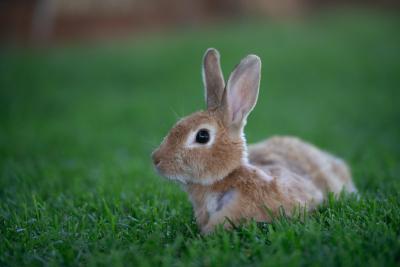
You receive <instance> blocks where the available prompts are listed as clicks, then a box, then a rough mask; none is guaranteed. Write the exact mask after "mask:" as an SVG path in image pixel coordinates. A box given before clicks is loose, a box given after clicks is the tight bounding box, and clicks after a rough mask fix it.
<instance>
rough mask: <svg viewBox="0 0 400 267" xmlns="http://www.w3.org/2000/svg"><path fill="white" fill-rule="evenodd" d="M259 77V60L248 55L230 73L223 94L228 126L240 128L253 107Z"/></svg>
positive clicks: (255, 100) (256, 95)
mask: <svg viewBox="0 0 400 267" xmlns="http://www.w3.org/2000/svg"><path fill="white" fill-rule="evenodd" d="M260 77H261V60H260V58H259V57H258V56H256V55H248V56H247V57H245V58H244V59H242V61H241V62H240V64H239V65H238V66H237V67H236V68H235V69H234V70H233V72H232V73H231V75H230V77H229V80H228V84H227V86H226V92H225V95H224V99H223V102H224V113H225V116H224V117H225V120H226V121H227V123H228V125H229V126H233V127H235V128H242V127H243V126H244V125H245V124H246V118H247V115H248V114H249V113H250V111H251V110H252V109H253V108H254V106H255V104H256V102H257V97H258V89H259V86H260Z"/></svg>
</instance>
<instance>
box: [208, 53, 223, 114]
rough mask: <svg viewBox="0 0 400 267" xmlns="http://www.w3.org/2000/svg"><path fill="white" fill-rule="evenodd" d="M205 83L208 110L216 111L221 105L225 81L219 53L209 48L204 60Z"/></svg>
mask: <svg viewBox="0 0 400 267" xmlns="http://www.w3.org/2000/svg"><path fill="white" fill-rule="evenodd" d="M203 83H204V90H205V94H206V103H207V109H209V110H210V109H216V108H218V107H219V106H220V104H221V99H222V95H223V93H224V89H225V81H224V77H223V75H222V71H221V65H220V62H219V53H218V51H217V50H216V49H214V48H209V49H208V50H207V51H206V53H205V54H204V58H203Z"/></svg>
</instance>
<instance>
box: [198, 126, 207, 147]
mask: <svg viewBox="0 0 400 267" xmlns="http://www.w3.org/2000/svg"><path fill="white" fill-rule="evenodd" d="M209 140H210V133H209V132H208V130H207V129H200V130H199V131H198V132H197V134H196V142H197V143H199V144H206V143H207V142H208V141H209Z"/></svg>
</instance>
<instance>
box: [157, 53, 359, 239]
mask: <svg viewBox="0 0 400 267" xmlns="http://www.w3.org/2000/svg"><path fill="white" fill-rule="evenodd" d="M202 74H203V82H204V87H205V100H206V106H207V109H206V110H205V111H198V112H195V113H193V114H191V115H189V116H188V117H185V118H183V119H181V120H179V121H178V122H177V123H176V124H175V126H174V127H173V128H172V129H171V130H170V132H169V133H168V135H167V136H166V137H165V138H164V140H163V141H162V143H161V144H160V146H159V147H158V148H157V149H156V150H155V151H154V152H153V153H152V160H153V164H154V166H155V169H156V170H157V171H158V173H159V174H160V175H162V176H165V177H166V178H169V179H171V180H175V181H178V182H179V183H180V184H182V187H183V189H184V190H185V191H186V192H187V193H188V195H189V198H190V201H191V202H192V205H193V209H194V214H195V217H196V221H197V224H198V225H199V228H200V229H201V232H202V233H205V234H208V233H211V232H213V231H214V230H215V228H216V226H218V225H222V226H223V227H224V228H227V229H228V228H231V227H232V225H234V224H236V223H241V222H243V221H248V220H255V221H259V222H270V221H271V220H272V217H273V216H275V215H278V214H279V212H281V209H282V208H283V209H284V211H285V214H287V215H288V216H290V215H292V214H293V211H294V210H296V208H299V207H301V208H305V209H306V210H309V211H312V210H313V209H315V207H316V206H317V205H319V204H320V203H322V202H323V201H324V199H326V197H327V195H328V193H329V192H333V193H334V194H335V195H337V194H339V193H340V192H341V191H342V190H344V191H347V192H356V191H357V190H356V188H355V186H354V184H353V182H352V178H351V174H350V170H349V168H348V167H347V165H346V163H345V162H344V161H343V160H341V159H339V158H336V157H334V156H333V155H331V154H329V153H327V152H324V151H322V150H319V149H318V148H316V147H315V146H313V145H311V144H309V143H306V142H304V141H302V140H300V139H299V138H296V137H286V136H283V137H280V136H276V137H271V138H269V139H267V140H265V141H262V142H260V143H257V144H252V145H249V146H248V147H247V145H246V140H245V136H244V126H245V125H246V120H247V117H248V115H249V113H250V112H251V111H252V110H253V108H254V106H255V104H256V102H257V97H258V91H259V85H260V78H261V60H260V58H259V57H258V56H256V55H248V56H246V57H245V58H244V59H242V61H241V62H240V64H238V65H237V66H236V68H235V69H234V70H233V72H232V73H231V74H230V76H229V79H228V82H227V84H226V86H225V81H224V78H223V74H222V71H221V66H220V55H219V52H218V51H217V50H215V49H213V48H210V49H208V50H207V51H206V53H205V55H204V57H203V68H202ZM267 211H268V212H267Z"/></svg>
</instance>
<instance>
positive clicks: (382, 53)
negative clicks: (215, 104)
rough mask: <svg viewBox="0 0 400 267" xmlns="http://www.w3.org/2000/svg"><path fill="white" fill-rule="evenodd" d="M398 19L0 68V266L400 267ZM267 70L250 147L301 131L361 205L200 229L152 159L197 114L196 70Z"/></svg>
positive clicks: (223, 36) (315, 24)
mask: <svg viewBox="0 0 400 267" xmlns="http://www.w3.org/2000/svg"><path fill="white" fill-rule="evenodd" d="M399 29H400V19H398V18H396V17H395V16H390V15H379V14H374V13H364V14H353V15H352V14H350V15H349V14H348V15H333V16H328V17H326V16H325V17H322V16H321V17H319V18H314V19H310V20H307V21H303V22H299V21H293V22H287V23H258V24H240V25H239V24H234V25H226V26H221V27H219V28H217V29H208V30H207V29H204V30H201V29H197V30H191V32H189V31H187V32H186V33H183V34H178V33H173V34H170V35H169V36H164V37H162V36H159V37H156V38H155V37H152V38H145V39H143V40H139V41H125V42H119V43H113V44H103V45H97V46H89V45H87V46H79V47H77V46H75V47H65V48H59V49H49V50H48V51H28V50H23V49H19V50H12V51H3V53H2V54H1V58H0V201H1V202H0V266H23V265H27V266H42V265H66V266H70V265H83V266H91V265H103V266H126V265H132V266H139V265H142V266H161V265H164V266H169V265H174V266H204V265H205V266H223V265H225V266H243V265H250V266H253V265H265V266H298V265H301V266H321V265H323V266H335V265H336V266H384V265H386V266H395V265H398V263H399V262H400V239H399V235H400V212H399V208H400V203H399V202H400V193H399V190H400V180H399V179H400V164H399V161H400V142H399V140H400V104H399V97H400V34H399ZM210 46H212V47H216V48H218V49H219V50H220V51H221V54H222V65H223V69H224V71H225V75H228V73H229V71H230V70H232V68H233V66H234V64H236V63H237V62H238V61H239V60H240V58H241V57H243V56H244V55H246V54H247V53H256V54H258V55H259V56H260V57H261V58H262V60H263V71H262V85H261V91H260V97H259V103H258V105H257V107H256V109H255V110H254V112H253V114H252V115H251V116H250V118H249V123H248V127H247V129H246V132H247V138H248V140H249V141H250V142H255V141H257V140H260V139H263V138H265V137H268V136H271V135H275V134H290V135H297V136H300V137H302V138H304V139H306V140H308V141H310V142H312V143H315V144H316V145H318V146H320V147H322V148H323V149H326V150H329V151H332V152H333V153H335V154H337V155H340V156H341V157H343V158H345V159H346V160H347V161H348V162H349V163H350V165H351V167H352V171H353V175H354V180H355V183H356V185H357V187H358V188H359V191H360V199H359V200H356V199H355V198H352V197H344V198H342V199H340V200H339V201H335V200H334V199H330V201H328V202H327V203H326V204H325V205H323V206H321V207H320V208H319V210H318V211H317V212H316V213H314V214H311V215H309V216H306V217H305V219H301V218H295V219H292V220H288V219H285V218H284V217H282V218H279V219H277V220H276V221H274V222H273V223H272V224H259V225H257V224H254V223H253V224H250V225H248V226H244V227H239V229H237V230H235V231H233V232H225V231H222V230H219V231H217V233H216V234H214V235H211V236H207V237H203V236H201V235H200V234H199V229H198V228H197V226H196V224H195V222H194V218H193V213H192V209H191V205H190V203H189V201H188V199H187V196H186V195H185V193H183V192H182V191H181V190H180V188H179V186H178V185H176V184H173V183H170V182H168V181H166V180H164V179H162V178H160V177H157V175H156V174H155V173H154V171H153V170H152V166H151V162H150V157H149V155H150V153H151V150H152V149H153V148H154V147H155V146H156V145H157V144H158V143H159V142H160V141H161V139H162V137H163V136H164V135H165V134H166V133H167V131H168V129H169V128H170V127H171V125H172V124H173V123H174V122H175V121H176V119H177V117H179V116H183V115H185V114H188V113H190V112H192V111H195V110H197V109H199V108H202V107H203V106H204V104H203V92H202V84H201V77H200V61H201V57H202V54H203V52H204V51H205V49H206V48H207V47H210Z"/></svg>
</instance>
